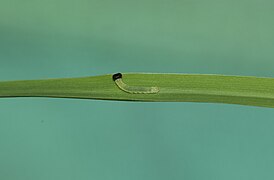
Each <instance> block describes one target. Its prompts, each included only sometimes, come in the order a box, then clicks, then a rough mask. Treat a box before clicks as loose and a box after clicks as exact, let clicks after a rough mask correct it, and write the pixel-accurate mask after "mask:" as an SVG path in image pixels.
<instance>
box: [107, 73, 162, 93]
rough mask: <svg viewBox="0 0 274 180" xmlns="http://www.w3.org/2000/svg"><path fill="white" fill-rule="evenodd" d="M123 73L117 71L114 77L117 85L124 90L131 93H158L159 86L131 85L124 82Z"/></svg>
mask: <svg viewBox="0 0 274 180" xmlns="http://www.w3.org/2000/svg"><path fill="white" fill-rule="evenodd" d="M122 76H123V75H122V74H121V73H116V74H113V76H112V79H113V81H114V82H115V83H116V85H117V86H118V87H119V89H121V90H122V91H124V92H127V93H130V94H156V93H158V92H159V91H160V90H159V88H158V87H139V86H130V85H127V84H126V83H124V82H123V80H122Z"/></svg>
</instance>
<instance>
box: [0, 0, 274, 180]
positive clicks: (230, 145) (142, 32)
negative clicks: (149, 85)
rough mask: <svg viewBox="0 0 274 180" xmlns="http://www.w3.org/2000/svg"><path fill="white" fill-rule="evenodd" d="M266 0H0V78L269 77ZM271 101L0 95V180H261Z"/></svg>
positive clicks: (270, 5)
mask: <svg viewBox="0 0 274 180" xmlns="http://www.w3.org/2000/svg"><path fill="white" fill-rule="evenodd" d="M273 17H274V1H272V0H207V1H203V0H158V1H156V0H139V1H136V0H135V1H132V0H117V1H111V0H77V1H76V0H74V1H72V0H66V1H65V0H40V1H38V0H36V1H35V0H24V1H20V0H0V80H21V79H44V78H61V77H82V76H93V75H101V74H106V73H115V72H159V73H206V74H227V75H252V76H266V77H274V74H273V67H274V61H273V60H274V34H273V32H274V21H273ZM273 117H274V109H270V108H258V107H248V106H240V105H224V104H203V103H133V102H113V101H93V100H73V99H47V98H17V99H0V179H3V180H19V179H20V180H55V179H56V180H57V179H58V180H75V179H77V180H86V179H96V180H140V179H141V180H156V179H157V180H167V179H172V180H179V179H180V180H181V179H188V180H200V179H203V180H214V179H216V180H231V179H234V180H258V179H264V180H268V179H269V180H270V179H271V180H272V179H273V178H274V171H273V169H274V153H273V152H274V141H273V137H274V118H273Z"/></svg>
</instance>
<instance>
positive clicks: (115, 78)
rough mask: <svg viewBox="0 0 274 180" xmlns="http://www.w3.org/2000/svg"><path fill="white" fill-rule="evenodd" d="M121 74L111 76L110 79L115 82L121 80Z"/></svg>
mask: <svg viewBox="0 0 274 180" xmlns="http://www.w3.org/2000/svg"><path fill="white" fill-rule="evenodd" d="M122 76H123V75H122V74H121V73H116V74H113V75H112V79H113V81H116V80H117V79H121V78H122Z"/></svg>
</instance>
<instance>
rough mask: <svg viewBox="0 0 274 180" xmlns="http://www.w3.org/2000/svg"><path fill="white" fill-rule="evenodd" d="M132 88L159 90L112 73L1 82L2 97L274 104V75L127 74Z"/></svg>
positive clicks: (135, 83)
mask: <svg viewBox="0 0 274 180" xmlns="http://www.w3.org/2000/svg"><path fill="white" fill-rule="evenodd" d="M122 80H123V82H124V83H125V84H126V85H127V87H130V88H131V87H132V88H131V89H136V88H137V90H138V89H146V88H144V87H156V88H157V89H159V92H156V93H137V94H136V93H130V92H125V91H123V90H122V89H120V88H119V87H118V86H117V85H116V83H115V82H114V81H113V79H112V74H109V75H102V76H94V77H84V78H65V79H46V80H27V81H6V82H0V97H60V98H84V99H101V100H123V101H153V102H211V103H228V104H241V105H250V106H262V107H274V78H262V77H251V76H225V75H203V74H148V73H147V74H146V73H127V74H123V77H122Z"/></svg>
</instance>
